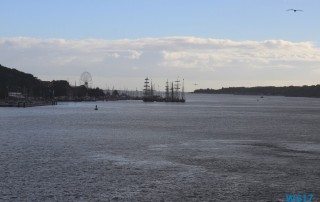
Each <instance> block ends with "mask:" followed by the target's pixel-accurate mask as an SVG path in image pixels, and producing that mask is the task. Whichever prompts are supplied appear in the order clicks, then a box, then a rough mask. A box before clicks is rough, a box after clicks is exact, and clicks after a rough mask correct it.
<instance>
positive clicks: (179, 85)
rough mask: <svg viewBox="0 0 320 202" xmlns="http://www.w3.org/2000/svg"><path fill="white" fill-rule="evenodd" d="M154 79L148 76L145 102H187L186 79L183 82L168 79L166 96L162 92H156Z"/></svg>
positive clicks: (145, 84) (144, 91) (145, 87)
mask: <svg viewBox="0 0 320 202" xmlns="http://www.w3.org/2000/svg"><path fill="white" fill-rule="evenodd" d="M154 89H155V88H154V86H153V84H152V81H150V79H149V78H148V77H147V78H145V82H144V90H143V101H144V102H186V99H185V95H184V94H185V93H184V79H183V80H182V82H181V81H180V80H179V79H177V80H176V81H174V82H169V81H168V80H167V82H166V87H165V93H164V96H163V95H161V93H160V92H158V94H156V93H155V90H154Z"/></svg>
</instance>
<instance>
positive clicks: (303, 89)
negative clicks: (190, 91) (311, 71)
mask: <svg viewBox="0 0 320 202" xmlns="http://www.w3.org/2000/svg"><path fill="white" fill-rule="evenodd" d="M194 93H208V94H235V95H272V96H288V97H320V85H313V86H286V87H275V86H266V87H251V88H246V87H229V88H221V89H218V90H215V89H209V88H207V89H197V90H195V91H194Z"/></svg>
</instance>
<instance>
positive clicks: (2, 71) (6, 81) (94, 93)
mask: <svg viewBox="0 0 320 202" xmlns="http://www.w3.org/2000/svg"><path fill="white" fill-rule="evenodd" d="M9 92H20V93H22V94H23V95H24V96H27V97H34V98H37V97H41V98H53V97H61V96H72V97H85V96H89V97H101V96H104V93H103V91H102V90H101V89H99V88H95V89H90V88H88V89H87V88H86V87H85V86H77V87H72V86H70V85H69V83H68V82H67V81H64V80H59V81H41V80H40V79H38V78H36V77H34V76H33V75H31V74H27V73H24V72H21V71H18V70H16V69H11V68H8V67H4V66H2V65H0V99H4V98H6V97H7V96H8V93H9Z"/></svg>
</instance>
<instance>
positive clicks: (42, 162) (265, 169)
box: [0, 95, 320, 201]
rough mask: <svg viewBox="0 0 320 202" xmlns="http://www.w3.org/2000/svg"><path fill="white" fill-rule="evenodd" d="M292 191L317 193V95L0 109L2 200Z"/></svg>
mask: <svg viewBox="0 0 320 202" xmlns="http://www.w3.org/2000/svg"><path fill="white" fill-rule="evenodd" d="M96 104H97V105H98V108H99V110H98V111H95V110H94V107H95V105H96ZM288 193H292V194H297V193H300V194H304V193H313V194H315V195H316V196H315V197H318V195H319V194H320V99H312V98H286V97H264V98H260V97H256V96H232V95H188V97H187V103H143V102H141V101H117V102H97V103H93V102H87V103H59V105H57V106H44V107H35V108H0V201H285V197H286V194H288ZM318 199H319V198H318Z"/></svg>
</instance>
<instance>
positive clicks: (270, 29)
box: [0, 0, 320, 91]
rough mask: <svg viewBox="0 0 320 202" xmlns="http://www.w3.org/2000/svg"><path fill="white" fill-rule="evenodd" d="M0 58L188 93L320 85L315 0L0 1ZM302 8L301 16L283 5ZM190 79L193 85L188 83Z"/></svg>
mask: <svg viewBox="0 0 320 202" xmlns="http://www.w3.org/2000/svg"><path fill="white" fill-rule="evenodd" d="M0 5H1V12H0V64H2V65H4V66H7V67H11V68H16V69H18V70H20V71H24V72H27V73H31V74H33V75H35V76H36V77H38V78H40V79H42V80H68V81H69V82H70V83H71V84H72V85H74V84H76V85H79V84H80V75H81V74H82V73H83V72H89V73H90V74H91V75H92V80H93V81H92V87H100V88H112V87H114V88H116V89H133V90H135V89H138V90H141V89H142V88H143V81H144V78H145V77H149V78H151V79H152V80H153V82H154V83H156V85H158V88H159V89H160V90H163V89H164V85H165V82H166V81H167V79H168V80H169V81H170V80H176V79H177V78H180V79H182V78H184V79H185V87H186V90H187V91H192V90H194V89H195V88H221V87H230V86H247V87H250V86H271V85H272V86H288V85H316V84H319V82H320V26H319V23H318V22H317V19H320V12H319V10H318V9H319V8H320V1H319V0H199V1H195V0H135V1H132V0H55V1H49V0H29V1H23V0H0ZM291 8H294V9H301V10H303V11H301V12H292V11H287V9H291ZM194 84H198V85H194Z"/></svg>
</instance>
